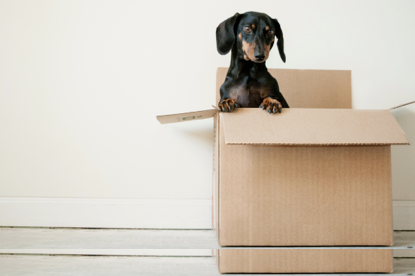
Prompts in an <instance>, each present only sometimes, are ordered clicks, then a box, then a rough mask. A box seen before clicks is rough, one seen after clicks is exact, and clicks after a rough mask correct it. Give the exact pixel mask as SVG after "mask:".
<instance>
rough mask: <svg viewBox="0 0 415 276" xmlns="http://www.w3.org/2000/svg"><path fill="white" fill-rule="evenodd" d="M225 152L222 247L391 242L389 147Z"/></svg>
mask: <svg viewBox="0 0 415 276" xmlns="http://www.w3.org/2000/svg"><path fill="white" fill-rule="evenodd" d="M221 138H223V133H222V134H221ZM220 154H221V157H220V158H221V161H220V164H219V167H220V168H219V169H220V179H219V182H220V190H219V205H220V209H219V212H220V217H219V227H220V241H219V242H220V245H221V246H323V245H326V246H341V245H350V246H351V245H391V243H392V203H391V200H392V191H391V161H390V146H377V147H268V146H226V145H224V143H223V141H221V145H220Z"/></svg>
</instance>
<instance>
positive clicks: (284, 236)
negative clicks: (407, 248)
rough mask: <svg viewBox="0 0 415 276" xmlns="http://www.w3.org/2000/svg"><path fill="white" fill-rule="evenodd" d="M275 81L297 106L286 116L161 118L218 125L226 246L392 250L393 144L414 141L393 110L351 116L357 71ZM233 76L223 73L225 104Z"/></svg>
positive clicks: (294, 73)
mask: <svg viewBox="0 0 415 276" xmlns="http://www.w3.org/2000/svg"><path fill="white" fill-rule="evenodd" d="M270 73H271V74H272V75H274V76H275V77H277V79H278V82H279V84H280V87H281V90H282V92H283V94H284V96H285V97H286V99H287V101H288V103H289V105H290V107H291V108H290V109H283V111H282V113H281V114H273V115H270V114H268V113H266V112H265V111H263V110H260V109H256V108H252V109H247V108H245V109H238V110H236V111H235V112H232V113H217V110H215V109H212V110H206V111H200V112H193V113H187V114H185V115H182V114H178V115H168V116H163V118H161V117H158V119H159V120H160V122H165V123H169V122H179V121H180V122H181V121H187V119H185V120H183V117H184V118H187V117H190V119H202V118H207V117H212V116H214V122H215V123H214V126H215V139H214V141H215V146H214V148H215V150H214V153H215V155H214V162H213V166H214V169H213V174H214V175H213V180H214V192H213V195H214V199H215V200H214V204H213V206H214V209H215V210H214V228H215V229H216V234H217V237H218V240H219V244H220V245H221V246H353V245H355V246H365V245H372V246H376V245H386V246H387V245H391V244H392V242H393V241H392V195H391V164H390V163H391V159H390V145H392V144H407V143H408V142H407V140H406V138H405V135H404V133H403V131H402V129H401V128H400V127H399V125H398V124H397V123H396V121H395V119H394V118H393V116H392V115H391V114H390V111H387V110H350V108H351V73H350V71H328V70H278V69H272V70H270ZM225 76H226V69H225V68H219V69H218V71H217V102H218V101H219V87H220V85H221V84H222V82H223V80H224V78H225ZM298 87H300V88H301V89H300V90H299V88H298ZM306 108H308V109H306Z"/></svg>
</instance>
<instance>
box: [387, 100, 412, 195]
mask: <svg viewBox="0 0 415 276" xmlns="http://www.w3.org/2000/svg"><path fill="white" fill-rule="evenodd" d="M392 114H393V116H395V119H396V120H397V121H398V123H399V125H400V126H401V127H402V129H403V131H404V132H405V134H406V137H407V138H408V141H409V143H410V144H411V145H409V146H392V183H393V199H394V200H415V183H414V179H415V169H414V168H415V104H411V105H408V106H405V107H401V108H399V109H395V110H392Z"/></svg>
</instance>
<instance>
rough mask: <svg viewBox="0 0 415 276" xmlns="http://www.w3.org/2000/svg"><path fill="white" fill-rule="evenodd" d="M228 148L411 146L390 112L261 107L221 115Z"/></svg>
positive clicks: (241, 109)
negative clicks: (270, 110)
mask: <svg viewBox="0 0 415 276" xmlns="http://www.w3.org/2000/svg"><path fill="white" fill-rule="evenodd" d="M220 114H221V121H222V123H223V125H224V134H225V143H226V145H278V146H361V145H409V142H408V140H407V139H406V136H405V133H404V132H403V130H402V129H401V127H400V126H399V124H398V122H397V121H396V120H395V118H394V117H393V115H392V114H391V112H390V111H389V110H354V109H311V108H310V109H304V108H287V109H283V111H282V113H280V114H268V113H267V112H266V111H264V110H262V109H259V108H240V109H237V110H236V111H235V112H232V113H220Z"/></svg>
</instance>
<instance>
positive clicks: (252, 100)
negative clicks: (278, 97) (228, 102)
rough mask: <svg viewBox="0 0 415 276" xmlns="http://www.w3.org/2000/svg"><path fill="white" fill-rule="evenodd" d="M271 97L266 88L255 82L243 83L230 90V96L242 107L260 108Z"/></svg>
mask: <svg viewBox="0 0 415 276" xmlns="http://www.w3.org/2000/svg"><path fill="white" fill-rule="evenodd" d="M268 95H269V92H268V91H267V89H266V87H263V86H261V85H260V84H259V83H255V82H242V83H239V84H235V85H234V86H232V88H231V89H230V93H229V96H230V97H231V98H232V99H235V100H236V102H237V103H239V104H240V105H241V106H242V107H258V106H259V105H260V104H261V103H262V100H263V99H264V98H266V97H267V96H268Z"/></svg>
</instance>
